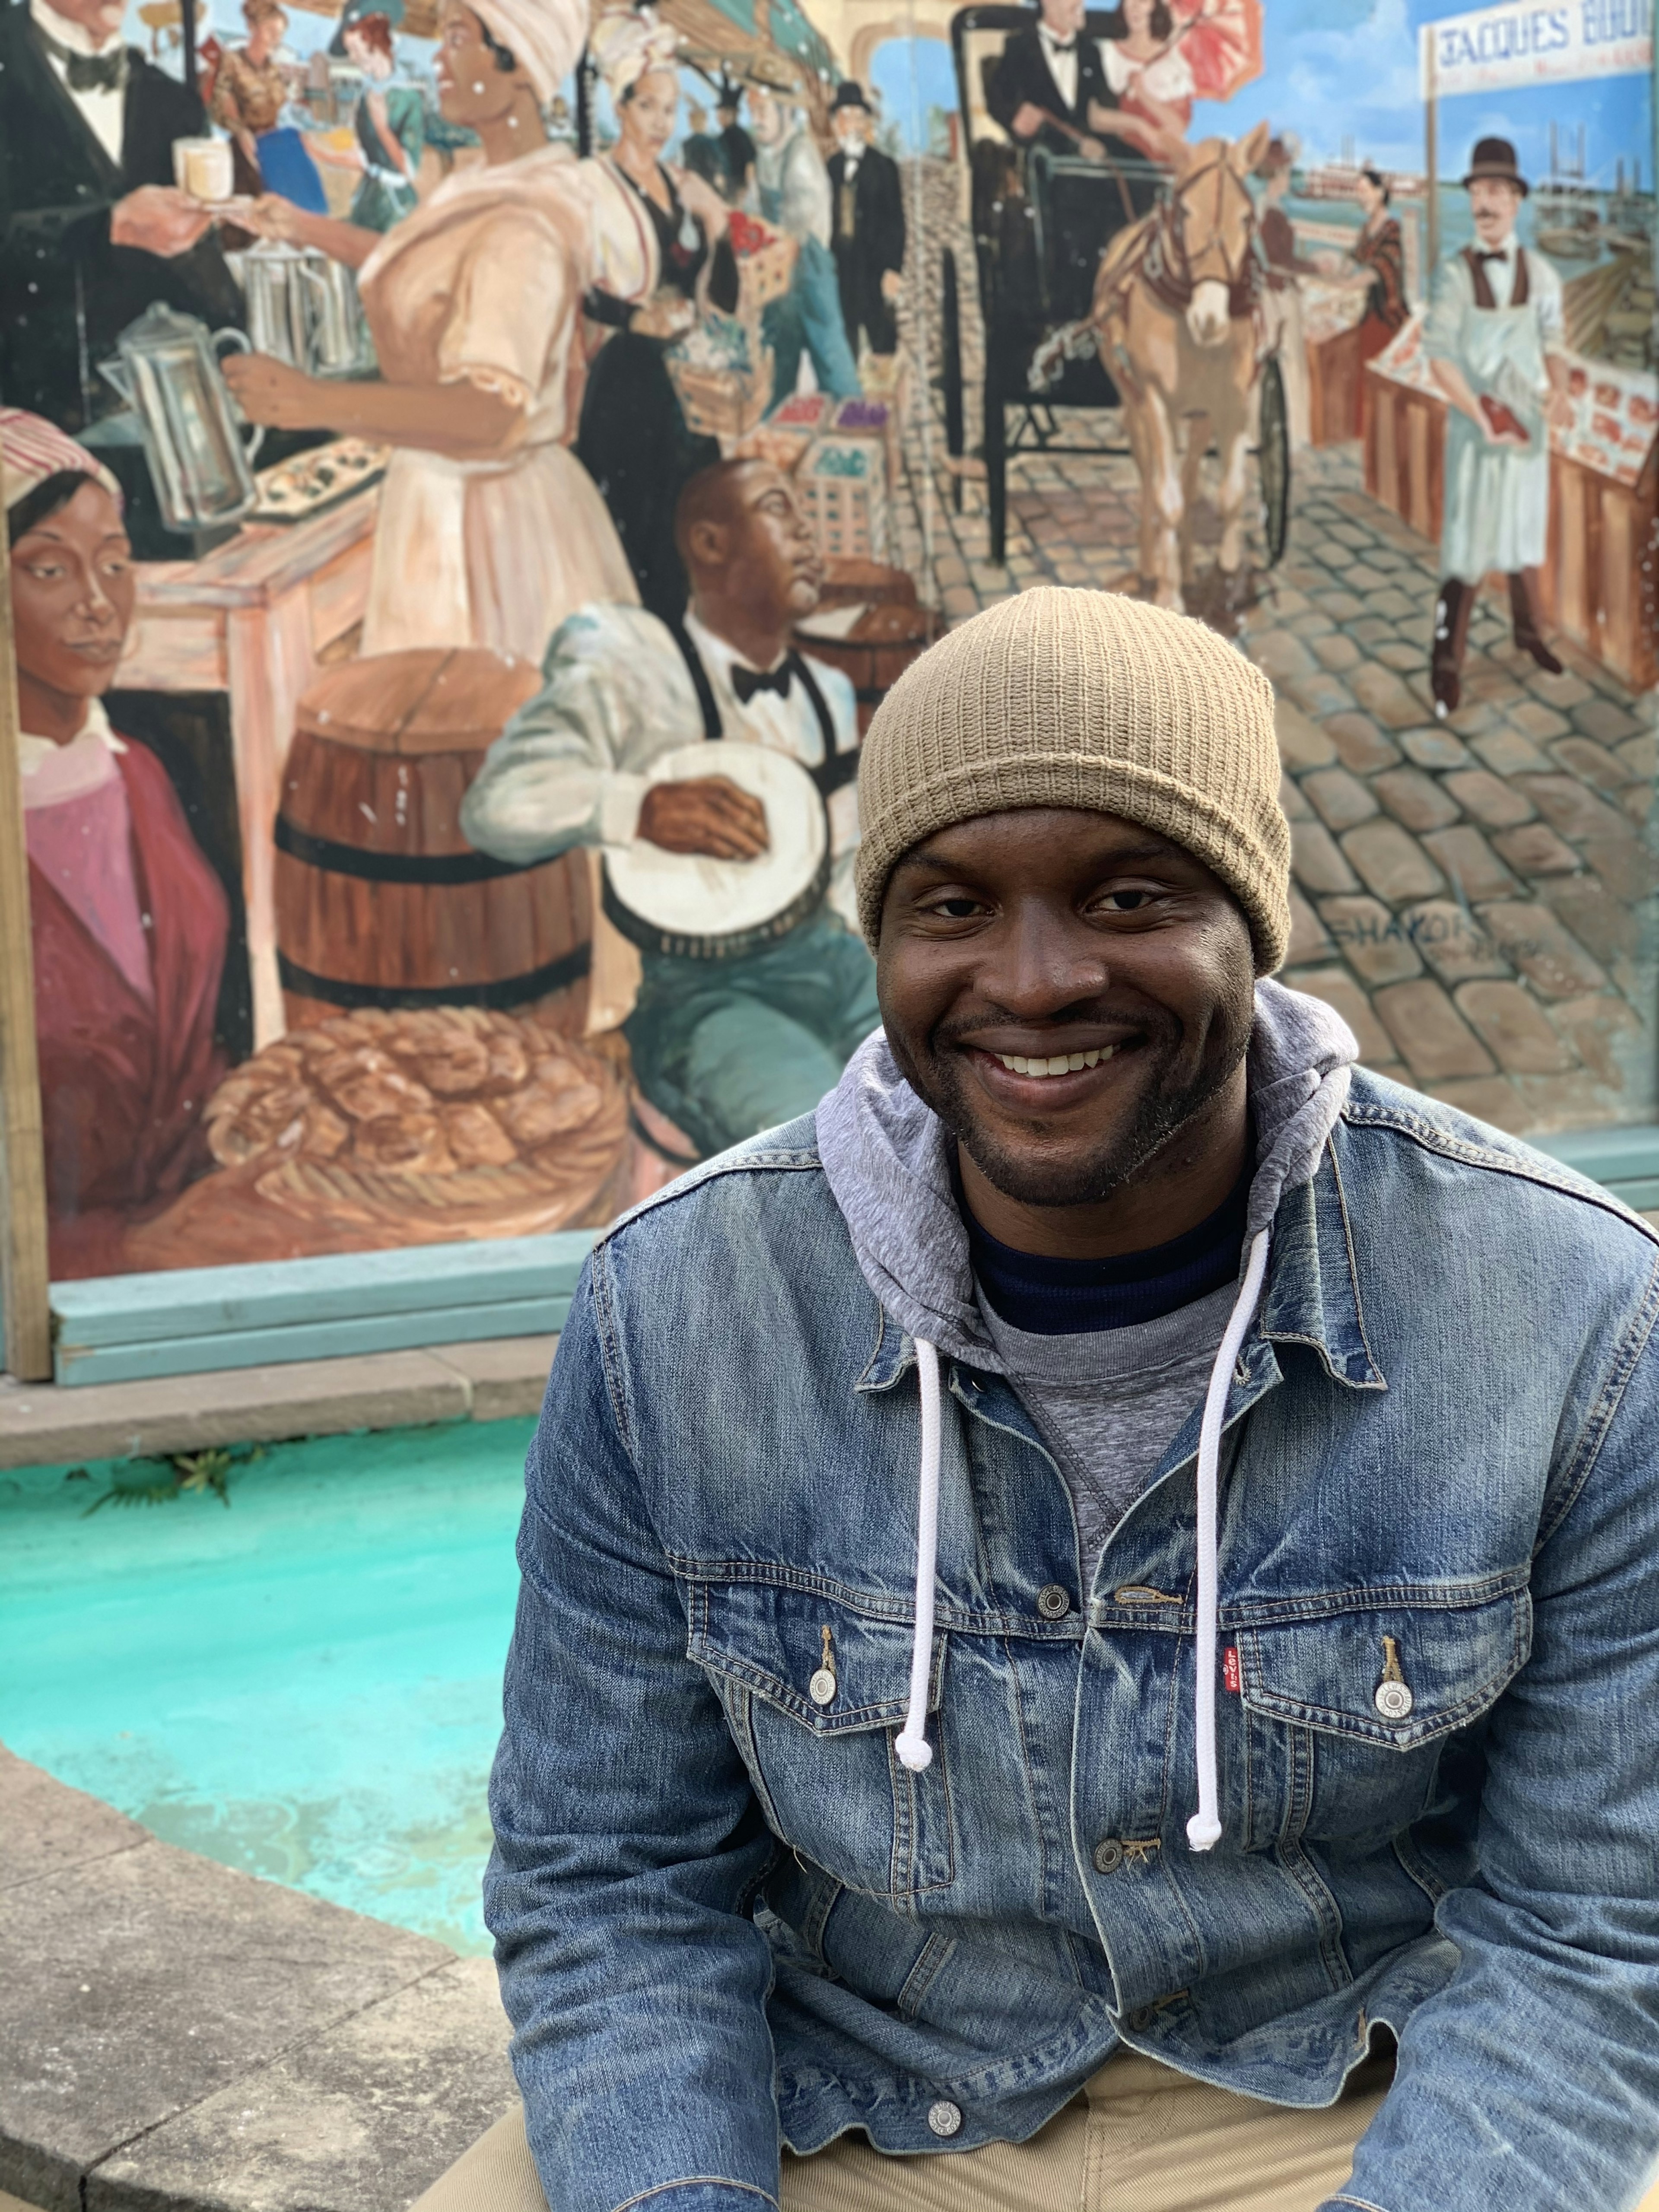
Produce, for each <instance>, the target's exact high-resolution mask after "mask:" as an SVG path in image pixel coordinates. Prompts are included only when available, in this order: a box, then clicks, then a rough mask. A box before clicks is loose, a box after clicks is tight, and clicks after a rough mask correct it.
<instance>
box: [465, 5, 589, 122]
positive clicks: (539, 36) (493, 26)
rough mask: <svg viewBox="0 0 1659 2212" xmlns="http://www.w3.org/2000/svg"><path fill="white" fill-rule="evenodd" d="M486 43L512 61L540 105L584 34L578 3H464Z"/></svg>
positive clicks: (571, 65)
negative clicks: (505, 50) (505, 49)
mask: <svg viewBox="0 0 1659 2212" xmlns="http://www.w3.org/2000/svg"><path fill="white" fill-rule="evenodd" d="M467 5H468V6H469V7H470V8H471V9H472V12H473V13H474V15H477V18H478V20H479V21H480V22H481V23H482V24H483V27H484V28H485V30H487V31H488V32H489V35H490V37H491V38H492V39H495V40H499V41H500V43H501V45H502V46H510V47H511V48H512V50H513V57H514V58H515V59H516V60H517V62H518V64H519V66H520V69H522V70H523V71H524V73H525V75H526V76H527V77H528V78H529V79H530V82H531V83H532V86H533V87H534V88H535V93H536V98H537V100H538V102H539V103H540V105H541V106H544V107H545V106H546V105H547V103H548V101H549V100H551V99H552V97H553V95H554V94H555V93H556V91H557V90H558V88H559V87H560V86H561V85H562V83H563V82H564V81H565V79H566V77H568V76H569V74H570V72H571V70H573V69H574V68H575V66H576V58H577V56H578V55H579V54H580V52H581V50H582V40H583V39H584V38H585V37H586V33H587V9H586V7H584V6H583V5H582V4H581V0H467Z"/></svg>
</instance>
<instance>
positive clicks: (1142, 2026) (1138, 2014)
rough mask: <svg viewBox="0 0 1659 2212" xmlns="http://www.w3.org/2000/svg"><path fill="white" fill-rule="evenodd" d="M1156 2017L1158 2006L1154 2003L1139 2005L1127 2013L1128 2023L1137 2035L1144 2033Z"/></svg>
mask: <svg viewBox="0 0 1659 2212" xmlns="http://www.w3.org/2000/svg"><path fill="white" fill-rule="evenodd" d="M1157 2018H1158V2008H1157V2006H1156V2005H1139V2006H1138V2007H1137V2008H1135V2010H1134V2011H1133V2012H1132V2013H1131V2014H1130V2015H1129V2025H1130V2027H1132V2028H1133V2030H1134V2031H1135V2033H1136V2034H1137V2035H1145V2033H1146V2031H1147V2029H1148V2028H1149V2027H1151V2026H1152V2022H1153V2021H1155V2020H1156V2019H1157Z"/></svg>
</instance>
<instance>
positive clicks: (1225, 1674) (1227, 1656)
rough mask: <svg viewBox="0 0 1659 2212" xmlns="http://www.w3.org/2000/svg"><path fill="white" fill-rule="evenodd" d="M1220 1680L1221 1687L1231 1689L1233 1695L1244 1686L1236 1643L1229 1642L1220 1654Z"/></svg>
mask: <svg viewBox="0 0 1659 2212" xmlns="http://www.w3.org/2000/svg"><path fill="white" fill-rule="evenodd" d="M1221 1682H1222V1687H1223V1688H1224V1689H1227V1690H1231V1692H1232V1693H1233V1695H1234V1697H1237V1696H1238V1694H1239V1692H1240V1691H1241V1690H1242V1689H1243V1686H1244V1681H1243V1675H1242V1674H1240V1672H1239V1666H1238V1646H1237V1644H1229V1645H1228V1646H1227V1648H1226V1650H1225V1651H1224V1652H1223V1653H1222V1655H1221Z"/></svg>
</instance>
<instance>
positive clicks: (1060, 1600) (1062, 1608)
mask: <svg viewBox="0 0 1659 2212" xmlns="http://www.w3.org/2000/svg"><path fill="white" fill-rule="evenodd" d="M1071 1609H1072V1594H1071V1592H1070V1591H1069V1590H1068V1589H1062V1588H1061V1587H1060V1583H1044V1584H1043V1586H1042V1589H1040V1590H1039V1591H1038V1592H1037V1611H1038V1612H1039V1613H1041V1614H1042V1618H1043V1619H1044V1620H1065V1618H1066V1614H1067V1613H1069V1612H1070V1611H1071Z"/></svg>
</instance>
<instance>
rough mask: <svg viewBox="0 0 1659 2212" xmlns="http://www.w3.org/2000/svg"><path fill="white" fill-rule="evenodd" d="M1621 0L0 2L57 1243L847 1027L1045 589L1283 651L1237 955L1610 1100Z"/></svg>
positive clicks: (698, 1088)
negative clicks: (937, 731)
mask: <svg viewBox="0 0 1659 2212" xmlns="http://www.w3.org/2000/svg"><path fill="white" fill-rule="evenodd" d="M1651 73H1652V57H1651V9H1650V0H1568V4H1565V5H1562V6H1560V7H1555V6H1553V5H1552V6H1546V7H1533V6H1528V7H1525V8H1522V7H1512V6H1497V7H1488V8H1485V9H1477V10H1475V11H1473V12H1468V13H1452V12H1451V11H1449V9H1445V8H1443V7H1441V6H1438V5H1437V4H1434V0H1122V4H1121V5H1120V6H1118V7H1115V8H1112V9H1096V8H1089V7H1086V6H1085V4H1084V0H1040V5H1037V6H1031V5H1028V4H1024V0H975V4H972V5H969V6H967V7H957V8H952V7H951V6H949V5H947V4H945V0H907V4H906V6H905V7H904V8H902V9H893V8H892V7H891V6H890V5H889V4H888V0H756V4H754V5H752V6H750V5H749V4H747V0H663V4H661V5H660V6H659V8H656V9H653V8H649V7H644V6H634V7H625V6H616V5H612V6H605V5H597V4H596V5H592V6H590V5H589V4H588V0H344V4H343V8H342V7H341V6H340V4H339V0H332V4H326V3H325V0H306V4H305V5H301V0H292V4H291V5H289V6H284V5H283V4H279V0H243V4H241V5H240V6H238V5H236V4H235V0H21V4H18V0H9V4H5V5H4V6H3V7H0V307H3V328H0V403H3V409H0V447H3V460H4V471H5V474H4V491H5V502H6V508H7V519H8V526H9V540H10V545H11V590H12V601H13V611H14V616H15V630H16V641H17V659H18V684H19V708H20V717H21V730H22V732H23V735H22V740H21V773H22V777H23V795H24V805H25V824H26V831H27V850H28V860H29V870H30V893H31V900H32V914H33V952H34V967H35V978H36V1001H37V1022H38V1030H39V1036H40V1053H41V1067H42V1083H43V1087H44V1099H43V1104H44V1108H45V1120H46V1150H47V1168H48V1183H49V1206H50V1212H51V1226H52V1272H53V1273H54V1274H55V1275H57V1276H59V1277H63V1276H70V1275H88V1274H96V1273H108V1272H120V1271H125V1270H131V1269H146V1268H168V1267H187V1266H192V1265H210V1264H215V1263H219V1262H224V1261H242V1260H247V1259H252V1258H264V1257H279V1256H291V1255H301V1254H305V1253H313V1252H324V1251H337V1250H346V1249H369V1248H374V1247H384V1246H392V1245H397V1244H403V1243H421V1242H438V1241H445V1240H449V1239H453V1238H458V1237H491V1236H497V1237H499V1236H512V1235H519V1234H524V1233H527V1232H530V1231H539V1230H546V1229H552V1228H558V1227H563V1226H571V1225H590V1224H595V1223H599V1222H602V1221H604V1220H605V1219H607V1218H610V1217H611V1215H613V1214H614V1213H615V1212H617V1210H618V1209H619V1208H620V1207H621V1206H623V1205H625V1204H627V1203H629V1202H630V1201H631V1200H633V1199H635V1198H636V1197H638V1196H640V1195H642V1194H645V1193H647V1192H648V1191H649V1190H651V1189H652V1188H656V1187H658V1186H659V1184H660V1183H661V1182H664V1181H665V1180H667V1179H668V1178H669V1177H670V1176H672V1175H674V1174H676V1173H678V1171H679V1170H681V1168H682V1167H684V1165H685V1164H688V1163H690V1162H694V1161H696V1160H697V1159H699V1158H705V1157H707V1156H708V1155H709V1154H710V1153H712V1152H716V1151H718V1150H720V1148H722V1147H723V1146H726V1145H728V1144H730V1143H732V1142H733V1141H735V1140H737V1139H740V1138H742V1137H744V1136H745V1135H747V1134H749V1133H751V1132H752V1131H754V1130H757V1129H759V1128H763V1127H767V1126H769V1125H770V1124H772V1123H775V1122H777V1121H782V1120H784V1119H787V1118H788V1117H789V1116H791V1115H793V1114H795V1113H797V1112H799V1111H801V1110H803V1109H805V1108H807V1107H809V1106H811V1104H812V1103H815V1101H816V1100H817V1097H819V1096H820V1095H821V1094H822V1093H823V1091H824V1090H825V1089H827V1088H828V1087H829V1085H831V1084H832V1083H833V1082H834V1081H835V1079H836V1076H837V1074H838V1073H839V1072H840V1069H841V1067H842V1066H843V1065H844V1063H845V1060H846V1059H847V1057H848V1054H849V1053H850V1052H851V1050H852V1049H853V1048H854V1046H855V1045H856V1043H857V1042H859V1041H860V1038H861V1037H862V1036H865V1035H866V1033H867V1032H868V1030H869V1029H870V1028H872V1026H873V1025H874V1024H875V1022H876V1020H877V1018H878V1015H877V1006H876V1000H875V992H874V975H873V967H872V962H871V959H870V957H869V955H868V953H867V952H866V950H865V948H864V946H863V945H862V943H861V941H860V939H859V938H858V937H857V935H856V933H855V930H854V926H853V908H852V903H851V899H850V884H849V875H850V868H851V864H852V858H853V854H854V848H855V847H856V843H857V838H858V819H857V800H856V771H857V762H858V747H859V742H860V734H861V732H862V731H863V729H864V728H865V727H866V726H867V724H868V720H869V718H870V715H871V714H872V711H873V709H874V707H875V705H876V703H877V702H878V700H879V698H880V696H882V693H883V691H884V689H885V688H886V687H887V685H888V684H890V683H891V682H892V681H893V679H894V678H895V677H896V674H897V673H898V672H899V671H901V670H902V668H903V667H904V666H905V665H907V664H908V661H909V660H910V659H913V658H914V657H915V654H916V653H919V652H921V651H922V650H924V649H925V647H926V646H927V643H928V642H929V641H930V640H931V639H932V638H933V636H935V635H938V634H939V630H940V629H941V628H942V627H944V626H945V625H947V624H949V623H952V622H955V621H957V620H960V619H962V618H963V617H966V616H967V615H969V614H971V613H972V612H974V611H976V610H977V609H978V608H980V607H981V606H984V605H988V604H990V603H991V602H992V601H994V600H995V599H999V598H1000V597H1002V596H1004V595H1005V594H1006V593H1007V592H1011V591H1016V590H1019V589H1021V588H1023V587H1024V586H1027V585H1029V584H1031V583H1036V582H1060V583H1069V584H1079V585H1086V586H1093V587H1095V588H1099V589H1107V590H1116V591H1124V592H1133V593H1137V594H1140V595H1144V596H1146V597H1147V598H1150V599H1156V600H1158V602H1159V603H1161V604H1163V605H1170V606H1179V607H1183V608H1185V609H1186V610H1187V611H1188V612H1190V613H1192V614H1194V615H1197V616H1199V617H1201V618H1202V619H1204V620H1206V622H1209V623H1212V625H1214V626H1215V627H1216V628H1218V629H1220V630H1221V631H1223V633H1224V634H1225V635H1228V636H1230V637H1231V638H1233V639H1234V640H1235V641H1237V644H1238V646H1239V648H1240V649H1241V650H1242V651H1243V652H1245V653H1249V654H1250V655H1251V656H1252V657H1253V658H1254V659H1256V660H1257V661H1258V662H1259V663H1260V665H1261V666H1262V667H1264V668H1265V669H1266V670H1267V672H1268V673H1269V675H1270V676H1271V677H1272V678H1273V681H1274V683H1275V685H1276V686H1277V688H1278V691H1279V702H1280V705H1279V732H1280V743H1281V750H1282V752H1283V756H1284V762H1285V805H1286V807H1287V810H1288V811H1289V812H1290V814H1291V817H1292V826H1293V832H1294V844H1295V868H1296V890H1295V896H1294V913H1295V925H1296V927H1295V935H1294V939H1293V941H1292V945H1291V956H1290V966H1289V970H1288V973H1289V979H1290V980H1291V981H1293V982H1295V983H1297V984H1298V985H1299V986H1300V987H1304V988H1306V989H1309V990H1312V991H1315V992H1316V993H1318V994H1321V995H1322V996H1324V997H1326V998H1328V999H1329V1000H1331V1001H1332V1002H1333V1003H1334V1005H1336V1006H1338V1007H1339V1009H1340V1011H1341V1012H1343V1013H1344V1015H1345V1016H1346V1018H1348V1020H1349V1021H1350V1022H1351V1024H1352V1025H1353V1027H1354V1029H1355V1030H1356V1032H1357V1033H1358V1036H1359V1039H1360V1043H1361V1048H1362V1052H1363V1054H1364V1057H1365V1058H1366V1060H1368V1061H1369V1062H1370V1064H1372V1065H1374V1066H1380V1067H1383V1068H1384V1069H1386V1070H1387V1071H1389V1072H1390V1073H1395V1074H1397V1075H1399V1076H1400V1077H1401V1079H1404V1080H1407V1081H1409V1082H1413V1083H1416V1084H1418V1085H1422V1086H1423V1087H1425V1088H1427V1089H1430V1090H1432V1091H1436V1092H1437V1093H1439V1094H1440V1095H1442V1096H1444V1097H1449V1098H1451V1099H1454V1100H1455V1101H1456V1102H1457V1103H1460V1104H1462V1105H1463V1106H1465V1107H1466V1108H1468V1110H1470V1111H1471V1112H1474V1113H1475V1114H1477V1115H1480V1116H1482V1117H1484V1118H1486V1119H1488V1120H1491V1121H1495V1122H1497V1123H1498V1124H1499V1125H1500V1126H1502V1127H1508V1128H1511V1129H1516V1130H1519V1131H1522V1132H1548V1131H1552V1130H1559V1129H1565V1128H1577V1127H1586V1126H1589V1125H1594V1124H1597V1123H1602V1122H1609V1121H1641V1120H1649V1119H1651V1118H1653V1115H1654V1112H1655V1106H1656V1098H1655V1083H1654V1049H1655V1047H1654V1035H1653V1031H1654V1022H1653V1015H1654V1012H1655V997H1656V993H1655V969H1654V963H1653V946H1652V944H1651V941H1650V926H1651V921H1652V915H1651V899H1652V892H1653V890H1654V885H1655V880H1656V877H1655V867H1654V859H1653V852H1652V847H1651V844H1650V835H1649V830H1648V826H1647V816H1648V805H1649V800H1650V796H1651V792H1652V787H1653V775H1654V744H1655V726H1654V719H1653V712H1652V708H1653V696H1654V685H1655V683H1656V678H1659V663H1656V658H1655V655H1656V637H1655V607H1654V560H1655V548H1656V537H1655V502H1656V482H1659V462H1656V434H1659V382H1656V374H1655V371H1656V358H1655V336H1654V331H1655V298H1654V267H1655V264H1654V250H1655V223H1654V195H1653V176H1652V171H1651V146H1652V139H1653V132H1652V123H1653V118H1652V96H1651Z"/></svg>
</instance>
